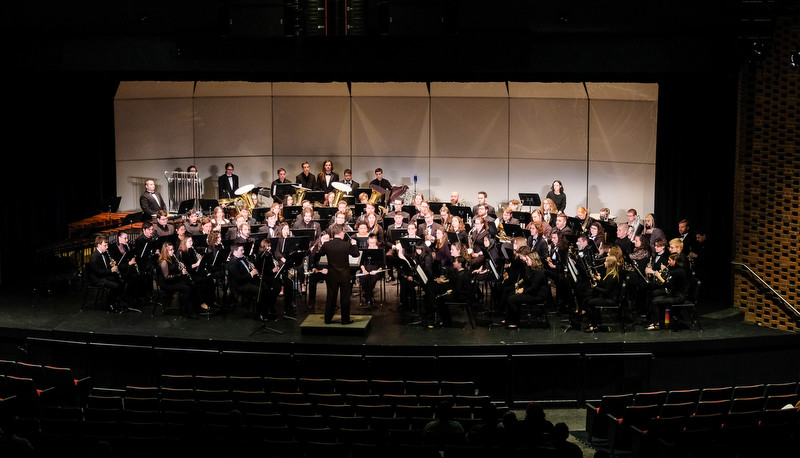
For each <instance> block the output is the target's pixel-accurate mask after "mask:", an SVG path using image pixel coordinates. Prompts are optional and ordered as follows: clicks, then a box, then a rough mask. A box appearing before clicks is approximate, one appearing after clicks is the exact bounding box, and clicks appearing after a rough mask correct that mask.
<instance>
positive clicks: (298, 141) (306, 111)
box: [272, 96, 351, 160]
mask: <svg viewBox="0 0 800 458" xmlns="http://www.w3.org/2000/svg"><path fill="white" fill-rule="evenodd" d="M272 103H273V123H272V128H273V139H274V140H273V154H274V155H276V156H294V157H297V158H299V159H301V160H302V158H304V157H306V156H328V155H335V156H347V155H349V154H350V150H351V148H350V98H349V97H333V96H330V97H327V96H326V97H273V102H272Z"/></svg>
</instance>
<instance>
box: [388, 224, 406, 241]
mask: <svg viewBox="0 0 800 458" xmlns="http://www.w3.org/2000/svg"><path fill="white" fill-rule="evenodd" d="M403 237H408V229H406V228H403V229H397V228H390V229H389V241H390V242H392V244H396V243H397V241H398V240H400V239H401V238H403Z"/></svg>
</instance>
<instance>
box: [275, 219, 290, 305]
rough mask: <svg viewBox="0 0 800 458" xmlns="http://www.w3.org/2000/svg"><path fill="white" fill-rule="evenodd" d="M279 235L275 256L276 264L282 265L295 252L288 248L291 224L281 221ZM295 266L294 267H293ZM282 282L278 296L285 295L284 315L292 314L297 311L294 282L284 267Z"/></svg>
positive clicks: (280, 278) (280, 277)
mask: <svg viewBox="0 0 800 458" xmlns="http://www.w3.org/2000/svg"><path fill="white" fill-rule="evenodd" d="M279 234H280V235H279V236H278V242H277V246H275V249H274V252H275V254H274V258H275V265H276V266H277V267H282V266H283V265H284V264H286V258H287V257H288V256H289V255H291V254H293V253H294V252H293V251H292V252H290V251H288V250H287V248H286V240H287V239H289V238H291V237H292V231H291V229H290V228H289V225H288V224H286V223H281V224H280V228H279ZM291 268H294V267H291ZM278 280H280V282H281V290H280V292H279V294H278V296H280V297H283V313H284V315H292V314H294V313H295V309H294V284H293V283H292V280H291V277H290V276H289V271H288V270H287V269H284V270H283V271H281V274H280V276H279V278H278Z"/></svg>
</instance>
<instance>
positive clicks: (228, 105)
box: [194, 97, 272, 157]
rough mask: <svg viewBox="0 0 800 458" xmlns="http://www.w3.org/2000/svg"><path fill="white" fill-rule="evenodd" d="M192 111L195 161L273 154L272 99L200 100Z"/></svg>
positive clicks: (234, 98)
mask: <svg viewBox="0 0 800 458" xmlns="http://www.w3.org/2000/svg"><path fill="white" fill-rule="evenodd" d="M194 109H195V117H194V130H195V132H194V135H195V154H196V155H197V156H198V157H215V156H216V157H219V156H264V155H271V154H272V98H271V97H199V98H195V100H194Z"/></svg>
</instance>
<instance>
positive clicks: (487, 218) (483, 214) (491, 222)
mask: <svg viewBox="0 0 800 458" xmlns="http://www.w3.org/2000/svg"><path fill="white" fill-rule="evenodd" d="M476 208H477V211H478V214H477V216H474V217H473V218H472V226H473V227H474V226H475V220H476V219H478V218H482V219H483V222H484V229H486V230H487V231H489V233H490V234H491V235H493V236H494V235H497V224H496V223H495V221H496V218H494V217H492V216H491V215H489V213H488V210H487V207H486V205H483V204H481V205H476Z"/></svg>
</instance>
